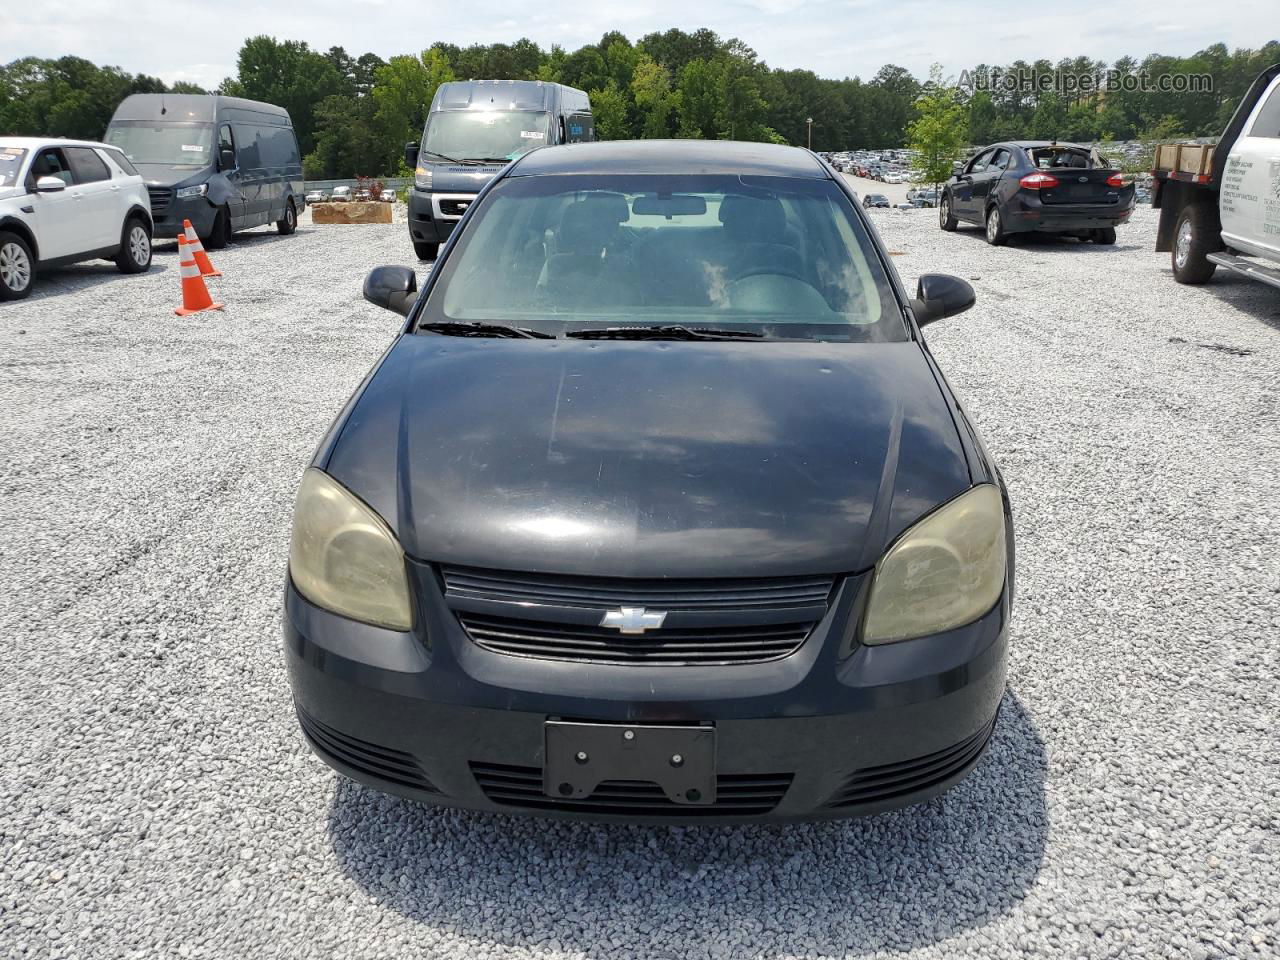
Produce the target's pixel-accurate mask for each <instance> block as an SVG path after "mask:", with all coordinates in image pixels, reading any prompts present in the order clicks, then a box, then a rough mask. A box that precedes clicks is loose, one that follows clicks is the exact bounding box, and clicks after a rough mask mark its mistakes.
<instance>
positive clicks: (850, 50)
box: [0, 0, 1280, 88]
mask: <svg viewBox="0 0 1280 960" xmlns="http://www.w3.org/2000/svg"><path fill="white" fill-rule="evenodd" d="M1228 6H1229V8H1230V11H1231V13H1230V16H1220V17H1219V16H1212V15H1209V14H1207V13H1206V9H1207V8H1206V7H1205V5H1204V3H1203V2H1200V3H1190V2H1183V0H1126V2H1123V3H1119V2H1115V0H1105V2H1104V0H1071V2H1067V3H1064V2H1053V3H1040V4H1036V3H1028V2H1026V0H1022V2H1011V0H1004V2H976V0H970V2H967V3H958V2H955V0H950V2H942V0H701V2H698V3H690V2H688V0H684V2H679V0H647V2H640V3H637V2H635V0H589V2H585V3H584V2H576V3H575V2H570V0H532V2H531V0H468V2H466V3H440V2H438V0H435V2H422V0H418V2H411V0H341V2H338V0H304V2H302V3H299V4H297V5H294V4H292V3H276V4H269V5H268V4H263V3H262V2H261V0H219V2H217V3H210V2H205V0H163V2H161V0H132V2H130V3H127V4H123V3H121V2H120V0H43V2H41V3H37V4H22V3H18V4H12V3H11V4H8V5H7V6H6V7H5V8H0V63H8V62H9V61H11V60H14V59H17V58H18V57H24V56H37V57H60V56H65V55H67V54H74V55H76V56H80V57H84V58H85V59H88V60H92V61H93V62H95V63H98V64H111V65H114V66H118V67H121V68H123V69H124V70H127V71H128V72H130V73H146V74H150V75H151V76H158V77H160V78H161V79H162V80H165V81H167V82H170V83H172V82H174V81H176V80H190V81H194V82H195V83H199V84H201V85H203V86H205V87H208V88H213V87H215V86H217V84H218V83H219V82H220V81H221V80H222V79H223V78H224V77H226V76H229V75H232V74H234V73H235V63H236V53H237V51H238V50H239V48H240V44H241V43H242V42H243V41H244V40H245V38H246V37H249V36H253V35H256V34H260V33H266V34H269V35H272V36H275V37H276V38H278V39H281V40H284V39H291V40H306V41H307V42H308V43H309V44H310V45H311V46H312V47H313V48H316V49H319V50H327V49H328V48H329V47H331V46H343V47H345V48H346V50H347V52H348V53H350V54H353V55H359V54H361V53H364V52H366V51H372V52H374V53H376V54H378V55H379V56H381V57H383V58H384V59H386V58H388V57H391V56H394V55H397V54H402V53H416V52H418V51H420V50H422V49H424V48H426V47H428V46H430V45H431V44H432V43H435V42H436V41H445V42H449V43H456V44H458V45H460V46H466V45H467V44H471V43H496V42H511V41H513V40H517V39H519V38H520V37H529V38H530V39H532V40H534V41H535V42H537V43H538V44H539V45H541V46H542V47H544V48H546V47H549V46H550V45H551V44H552V43H559V44H561V45H562V46H564V47H565V48H567V49H569V50H574V49H577V48H578V47H580V46H582V45H584V44H586V43H594V42H596V41H597V40H599V39H600V37H601V35H602V34H604V33H605V32H606V31H608V30H613V29H617V30H621V31H622V32H623V33H625V34H626V35H627V36H628V37H630V38H631V39H632V40H633V41H634V40H638V39H639V38H640V37H641V36H643V35H644V34H646V33H649V32H652V31H654V30H666V29H668V28H669V27H680V28H681V29H684V30H695V29H697V28H699V27H710V28H711V29H712V30H715V31H716V32H717V33H719V34H720V35H721V36H722V37H726V38H727V37H732V36H736V37H738V38H739V39H741V40H743V41H745V42H746V43H747V44H748V45H749V46H750V47H752V48H754V49H755V51H756V52H757V53H758V54H759V55H760V57H761V58H762V59H764V60H765V61H766V62H767V63H768V64H769V65H770V66H771V67H783V68H786V69H796V68H804V69H809V70H813V71H814V72H815V73H817V74H818V75H819V76H823V77H845V76H860V77H862V78H863V79H864V80H865V79H870V78H871V77H872V76H873V75H874V74H875V72H876V71H877V70H879V69H880V67H881V66H883V65H884V64H886V63H896V64H898V65H899V66H903V67H906V68H907V69H908V70H910V71H911V72H912V73H913V74H915V75H916V76H918V77H924V76H927V75H928V72H929V66H930V64H932V63H934V62H939V63H941V64H942V65H943V69H944V72H945V73H947V74H949V75H958V74H959V73H960V71H962V70H963V69H965V68H966V67H970V66H973V65H975V64H978V63H990V64H1001V63H1010V62H1012V61H1014V60H1019V59H1022V60H1027V61H1032V60H1037V59H1040V58H1046V59H1049V60H1052V61H1057V60H1059V59H1061V58H1062V57H1075V56H1086V55H1087V56H1090V57H1093V58H1095V59H1103V60H1106V61H1108V62H1111V61H1114V60H1115V59H1117V58H1119V57H1122V56H1125V55H1130V56H1134V57H1138V58H1139V59H1140V58H1141V57H1143V56H1145V55H1146V54H1148V53H1165V54H1170V55H1180V56H1182V55H1186V54H1190V53H1194V52H1195V51H1196V50H1200V49H1203V48H1204V47H1206V46H1208V45H1209V44H1211V43H1217V42H1219V41H1221V42H1223V43H1226V44H1227V45H1228V46H1229V47H1231V48H1235V47H1255V48H1256V47H1258V46H1260V45H1261V44H1262V43H1264V42H1265V41H1266V40H1269V39H1275V38H1280V3H1277V2H1276V0H1229V4H1228Z"/></svg>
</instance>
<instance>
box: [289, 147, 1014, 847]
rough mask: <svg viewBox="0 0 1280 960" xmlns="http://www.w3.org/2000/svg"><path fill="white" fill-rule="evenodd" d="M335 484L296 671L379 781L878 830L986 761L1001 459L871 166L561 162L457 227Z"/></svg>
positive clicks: (702, 160)
mask: <svg viewBox="0 0 1280 960" xmlns="http://www.w3.org/2000/svg"><path fill="white" fill-rule="evenodd" d="M365 296H366V297H367V298H368V299H369V300H371V301H372V302H374V303H377V304H379V305H381V306H385V307H388V308H390V309H394V310H396V311H398V312H401V313H403V314H405V315H406V317H407V320H406V323H405V325H404V327H403V328H402V330H401V333H400V335H399V336H398V337H397V338H396V340H395V342H394V343H393V344H392V345H391V346H390V348H389V349H388V350H387V352H386V353H385V354H384V355H383V357H382V358H381V359H380V360H379V362H378V364H377V366H376V367H375V368H374V370H373V371H372V372H371V373H370V374H369V376H368V377H367V379H366V380H365V382H364V383H363V384H362V385H361V387H360V388H359V390H358V391H357V392H356V394H355V396H354V397H352V398H351V400H350V401H349V402H348V404H347V406H346V408H345V409H344V410H343V412H342V414H341V415H340V416H339V417H338V419H337V421H336V422H335V424H334V425H333V427H332V429H331V430H330V432H329V434H328V435H327V437H326V439H325V440H324V441H323V442H322V444H321V445H320V448H319V450H318V451H317V453H316V455H315V457H314V459H313V461H312V463H311V465H310V468H309V469H307V470H306V472H305V473H304V474H303V478H302V483H301V486H300V488H299V491H298V496H297V502H296V506H295V513H294V526H293V538H292V542H291V546H290V552H289V574H288V580H287V585H286V588H285V600H284V639H285V644H284V646H285V655H286V660H287V664H288V670H289V676H290V682H291V685H292V690H293V697H294V704H295V706H296V709H297V714H298V719H299V722H300V724H301V727H302V730H303V732H304V733H305V735H306V737H307V739H308V741H309V742H310V744H311V746H312V748H313V749H314V750H315V751H316V753H317V754H319V755H320V756H321V757H322V758H323V759H324V760H325V761H326V762H327V763H329V764H330V765H331V766H333V767H334V768H336V769H337V770H338V771H340V772H341V773H343V774H345V775H346V776H348V777H351V778H353V779H356V780H359V781H362V782H364V783H366V784H370V785H372V786H374V787H377V788H379V789H381V790H385V791H388V792H391V793H396V794H401V795H404V796H407V797H411V798H415V799H418V800H421V801H425V802H429V803H437V804H446V805H454V806H462V807H471V808H475V809H480V810H489V811H510V812H533V813H539V814H548V815H559V816H575V817H602V818H612V819H630V820H646V821H667V822H671V821H675V822H690V821H698V822H714V821H739V820H748V819H756V820H759V819H796V818H811V817H835V816H848V815H853V814H863V813H872V812H875V811H879V810H885V809H888V808H891V807H897V806H901V805H904V804H909V803H914V802H916V801H919V800H922V799H924V798H926V797H929V796H932V795H934V794H936V793H938V792H940V791H942V790H944V789H946V788H947V787H949V786H950V785H952V784H953V783H955V782H956V781H958V780H959V779H960V778H962V777H963V776H965V775H966V774H967V773H968V772H969V771H970V770H971V769H972V768H973V767H974V765H975V764H976V763H978V761H979V759H980V758H981V756H982V754H983V751H984V749H985V747H986V744H987V741H988V738H989V737H990V736H991V732H992V728H993V725H994V724H995V721H996V712H997V709H998V708H999V705H1000V701H1001V697H1002V695H1003V693H1004V688H1005V671H1006V660H1007V640H1008V624H1009V614H1010V606H1011V602H1012V597H1013V540H1012V524H1011V522H1010V516H1009V504H1008V500H1007V497H1006V494H1005V489H1004V486H1003V484H1002V482H1001V479H1000V474H999V473H998V472H997V470H996V467H995V466H994V464H993V463H992V462H991V460H990V458H989V457H988V455H987V453H986V451H985V450H984V449H983V446H982V444H981V442H980V441H979V440H978V438H977V433H976V431H975V430H974V427H973V425H972V424H971V423H970V422H969V421H968V419H967V417H966V415H965V412H964V410H963V408H962V407H961V406H960V405H959V403H958V402H957V400H956V398H955V397H954V396H953V395H952V394H951V392H950V389H949V388H948V386H947V383H946V380H944V379H943V377H942V376H941V374H940V372H939V371H938V368H937V365H936V364H935V362H934V360H933V358H932V356H931V355H930V353H929V350H928V348H927V347H926V345H925V342H924V340H923V338H922V337H921V333H920V328H921V327H922V326H923V325H924V324H927V323H931V322H933V321H935V320H938V319H940V318H942V317H946V316H949V315H951V314H954V313H959V312H961V311H963V310H966V309H967V308H968V307H969V306H970V305H972V303H973V290H972V289H971V288H970V287H969V286H968V284H966V283H965V282H964V281H962V280H958V279H956V278H954V277H948V276H943V275H939V274H927V275H925V276H923V277H921V278H920V281H919V287H918V289H917V292H916V296H915V297H914V298H912V297H910V296H909V295H908V294H907V292H906V291H905V290H904V289H903V287H902V284H901V282H900V281H899V279H898V277H897V275H896V273H895V272H894V268H893V266H892V265H891V264H890V261H889V258H888V256H887V255H886V252H885V250H884V248H883V247H882V246H881V244H880V242H879V240H878V239H877V237H876V235H875V233H874V231H873V230H872V229H871V227H870V226H869V224H868V222H867V221H866V219H865V218H864V215H863V213H862V211H861V210H860V209H859V207H858V205H857V203H856V200H855V197H854V195H853V193H852V192H851V191H850V190H849V188H848V187H847V186H845V184H844V178H843V177H841V176H840V175H838V174H836V173H835V172H834V171H833V170H832V169H831V168H830V167H829V166H827V165H826V164H824V163H821V162H820V161H819V160H818V159H817V157H815V156H814V155H813V154H812V153H809V152H808V151H805V150H800V149H795V148H790V147H779V146H773V145H766V144H745V143H725V142H715V141H711V142H704V141H697V140H681V141H675V142H669V143H664V142H659V141H653V140H646V141H638V142H630V143H628V142H602V143H586V144H574V145H568V146H557V147H547V148H541V149H537V150H533V151H531V152H529V153H527V154H525V155H524V156H522V157H520V158H518V159H517V160H515V161H513V162H512V163H511V164H510V165H509V166H508V167H507V168H506V169H505V170H504V171H503V172H502V173H501V174H500V175H499V176H498V177H497V178H495V179H494V180H493V181H492V182H491V184H490V185H489V186H488V187H486V188H485V190H483V191H482V192H481V193H480V195H479V197H478V198H477V200H476V202H475V203H474V204H473V205H472V207H471V209H470V210H469V211H468V213H467V214H466V216H465V217H464V218H463V219H462V220H461V221H460V224H459V228H458V229H457V230H455V231H454V233H453V235H452V237H451V238H450V241H449V243H448V245H447V246H446V247H445V249H444V250H443V251H442V253H441V256H440V259H439V261H438V262H437V263H436V265H435V267H434V269H433V270H432V271H431V273H430V274H429V276H428V280H427V283H426V286H425V288H424V289H423V290H422V292H421V293H420V294H418V293H417V292H416V279H415V276H414V274H413V272H412V271H411V270H410V269H409V268H407V267H380V268H378V269H376V270H374V271H373V273H371V274H370V275H369V277H368V279H367V280H366V282H365Z"/></svg>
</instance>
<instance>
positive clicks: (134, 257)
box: [116, 217, 151, 273]
mask: <svg viewBox="0 0 1280 960" xmlns="http://www.w3.org/2000/svg"><path fill="white" fill-rule="evenodd" d="M116 268H117V269H119V271H120V272H121V273H146V272H147V271H148V270H150V269H151V230H150V228H148V227H147V222H146V221H145V220H143V219H142V218H141V217H130V218H129V219H128V220H126V221H125V222H124V228H123V229H122V230H121V231H120V252H119V253H117V254H116Z"/></svg>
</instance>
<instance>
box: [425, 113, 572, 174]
mask: <svg viewBox="0 0 1280 960" xmlns="http://www.w3.org/2000/svg"><path fill="white" fill-rule="evenodd" d="M550 133H551V117H550V115H549V114H546V113H537V112H534V111H532V110H511V111H507V110H444V111H437V112H435V113H433V114H431V116H430V117H428V118H427V130H426V133H425V134H424V136H423V138H422V149H423V151H424V152H425V151H428V150H429V151H431V152H432V153H437V154H441V155H443V156H446V157H453V158H454V159H455V160H493V161H503V160H510V159H512V158H513V157H517V156H519V155H520V154H522V153H526V152H527V151H529V150H532V149H533V148H534V147H541V146H543V145H544V144H546V143H547V142H548V138H549V135H550ZM423 159H424V160H427V161H430V160H433V159H435V158H434V157H430V156H425V157H423Z"/></svg>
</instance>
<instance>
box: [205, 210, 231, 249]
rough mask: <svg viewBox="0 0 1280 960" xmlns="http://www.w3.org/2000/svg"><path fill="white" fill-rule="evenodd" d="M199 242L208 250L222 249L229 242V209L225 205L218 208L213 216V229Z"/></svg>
mask: <svg viewBox="0 0 1280 960" xmlns="http://www.w3.org/2000/svg"><path fill="white" fill-rule="evenodd" d="M200 242H201V243H202V244H204V245H205V246H206V247H207V248H208V249H210V250H223V249H225V248H226V246H227V244H228V243H230V242H231V211H230V210H228V209H227V208H226V207H219V208H218V215H217V216H216V217H214V218H213V229H212V230H210V231H209V236H208V238H207V239H203V238H202V239H201V240H200Z"/></svg>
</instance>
